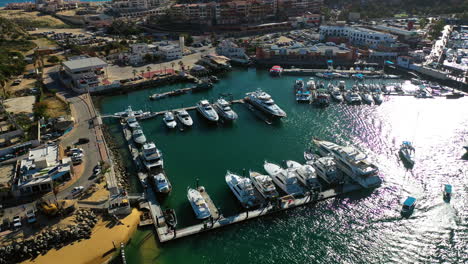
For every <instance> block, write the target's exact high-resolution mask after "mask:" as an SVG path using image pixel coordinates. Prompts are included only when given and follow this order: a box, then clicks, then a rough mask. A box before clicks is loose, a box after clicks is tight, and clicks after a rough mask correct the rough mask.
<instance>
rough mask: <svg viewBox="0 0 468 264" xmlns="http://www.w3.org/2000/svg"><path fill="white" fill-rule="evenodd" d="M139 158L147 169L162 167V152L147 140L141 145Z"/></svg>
mask: <svg viewBox="0 0 468 264" xmlns="http://www.w3.org/2000/svg"><path fill="white" fill-rule="evenodd" d="M141 158H142V161H143V165H145V167H146V169H147V170H151V169H153V168H161V169H162V168H163V167H164V161H163V158H162V153H161V151H160V150H159V149H157V148H156V145H155V144H154V143H153V142H148V143H146V144H144V145H143V148H142V150H141Z"/></svg>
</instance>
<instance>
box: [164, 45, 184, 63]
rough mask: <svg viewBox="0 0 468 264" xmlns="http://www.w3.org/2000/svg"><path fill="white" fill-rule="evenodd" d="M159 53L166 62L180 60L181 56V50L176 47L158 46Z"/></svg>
mask: <svg viewBox="0 0 468 264" xmlns="http://www.w3.org/2000/svg"><path fill="white" fill-rule="evenodd" d="M159 53H160V54H161V55H162V56H163V57H164V58H165V59H166V60H176V59H181V58H182V56H183V54H182V50H181V49H180V47H179V46H177V45H167V46H159Z"/></svg>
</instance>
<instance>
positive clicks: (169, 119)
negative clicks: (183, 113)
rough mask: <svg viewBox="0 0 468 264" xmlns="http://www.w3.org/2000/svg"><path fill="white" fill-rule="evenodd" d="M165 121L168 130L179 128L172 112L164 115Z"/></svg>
mask: <svg viewBox="0 0 468 264" xmlns="http://www.w3.org/2000/svg"><path fill="white" fill-rule="evenodd" d="M163 121H164V124H166V127H167V128H175V127H176V126H177V122H176V121H175V118H174V114H173V113H172V112H170V111H168V112H166V113H164V118H163Z"/></svg>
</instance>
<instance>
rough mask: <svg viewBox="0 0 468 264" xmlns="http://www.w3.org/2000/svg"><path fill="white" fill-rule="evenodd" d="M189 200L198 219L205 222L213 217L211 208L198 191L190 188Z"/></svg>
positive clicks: (188, 192)
mask: <svg viewBox="0 0 468 264" xmlns="http://www.w3.org/2000/svg"><path fill="white" fill-rule="evenodd" d="M187 199H188V200H189V202H190V205H191V206H192V209H193V212H194V213H195V217H196V218H197V219H200V220H203V219H207V218H209V217H210V216H211V212H210V208H209V207H208V204H207V203H206V201H205V199H204V198H203V196H202V195H201V194H200V192H199V191H198V190H195V189H191V188H189V189H188V191H187Z"/></svg>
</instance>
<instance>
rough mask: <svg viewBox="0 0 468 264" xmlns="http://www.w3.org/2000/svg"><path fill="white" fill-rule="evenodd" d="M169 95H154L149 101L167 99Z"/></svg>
mask: <svg viewBox="0 0 468 264" xmlns="http://www.w3.org/2000/svg"><path fill="white" fill-rule="evenodd" d="M167 96H168V94H152V95H150V96H149V99H150V100H158V99H161V98H164V97H167Z"/></svg>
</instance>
